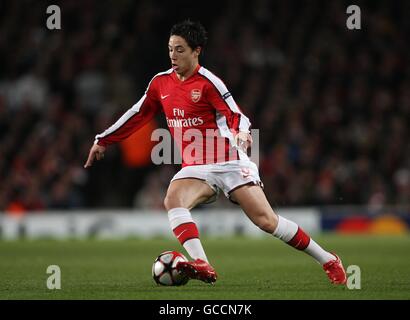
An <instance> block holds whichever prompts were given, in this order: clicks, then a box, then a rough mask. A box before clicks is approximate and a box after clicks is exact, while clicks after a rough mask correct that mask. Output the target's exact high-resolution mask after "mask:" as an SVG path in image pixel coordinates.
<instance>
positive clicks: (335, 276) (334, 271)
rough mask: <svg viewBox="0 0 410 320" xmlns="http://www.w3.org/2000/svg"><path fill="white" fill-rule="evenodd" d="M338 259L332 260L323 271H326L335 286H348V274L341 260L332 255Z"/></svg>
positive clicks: (325, 265) (324, 266)
mask: <svg viewBox="0 0 410 320" xmlns="http://www.w3.org/2000/svg"><path fill="white" fill-rule="evenodd" d="M332 254H333V255H334V256H335V257H336V259H335V260H330V261H329V262H326V263H325V264H324V265H323V270H325V272H326V274H327V276H328V277H329V279H330V281H331V282H332V283H333V284H346V272H345V269H344V268H343V264H342V261H341V260H340V258H339V257H338V256H337V255H336V254H334V253H332Z"/></svg>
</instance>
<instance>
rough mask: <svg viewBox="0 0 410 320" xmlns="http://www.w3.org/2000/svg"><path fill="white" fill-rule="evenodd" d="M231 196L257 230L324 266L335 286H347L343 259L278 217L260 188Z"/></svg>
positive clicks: (241, 190) (242, 189) (247, 188)
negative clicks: (305, 254)
mask: <svg viewBox="0 0 410 320" xmlns="http://www.w3.org/2000/svg"><path fill="white" fill-rule="evenodd" d="M230 195H231V198H232V200H234V201H236V202H238V203H239V205H240V206H241V207H242V209H243V210H244V211H245V213H246V215H247V216H248V217H249V219H250V220H251V221H252V222H253V223H254V224H255V225H256V226H258V227H259V228H260V229H262V230H263V231H265V232H268V233H270V234H272V235H273V236H275V237H277V238H279V239H281V240H282V241H284V242H286V243H287V244H289V245H290V246H292V247H294V248H296V249H298V250H302V251H304V252H306V253H307V254H309V255H310V256H312V257H313V258H314V259H316V261H317V262H319V263H320V264H321V265H322V266H323V268H324V270H325V271H326V273H327V274H328V276H329V278H330V280H331V281H332V282H333V283H339V284H344V283H345V282H346V273H345V271H344V269H343V266H342V264H341V261H340V259H339V258H338V257H337V256H336V255H334V254H332V253H330V252H328V251H326V250H324V249H323V248H322V247H321V246H319V245H318V244H317V243H316V242H315V241H314V240H313V239H312V238H310V236H309V235H308V234H307V233H306V232H304V231H303V229H302V228H300V227H299V226H298V225H297V224H296V223H294V222H293V221H290V220H288V219H286V218H284V217H282V216H279V215H277V214H276V213H275V212H274V211H273V209H272V207H271V206H270V204H269V202H268V200H267V199H266V196H265V194H264V192H263V190H262V188H261V187H260V186H257V185H245V186H242V187H240V188H238V189H236V190H234V191H233V192H232V193H231V194H230Z"/></svg>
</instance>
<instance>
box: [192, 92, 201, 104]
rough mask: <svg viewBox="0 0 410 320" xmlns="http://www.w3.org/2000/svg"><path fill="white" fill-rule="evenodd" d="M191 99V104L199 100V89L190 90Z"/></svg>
mask: <svg viewBox="0 0 410 320" xmlns="http://www.w3.org/2000/svg"><path fill="white" fill-rule="evenodd" d="M191 99H192V101H193V102H198V101H199V99H201V90H199V89H192V90H191Z"/></svg>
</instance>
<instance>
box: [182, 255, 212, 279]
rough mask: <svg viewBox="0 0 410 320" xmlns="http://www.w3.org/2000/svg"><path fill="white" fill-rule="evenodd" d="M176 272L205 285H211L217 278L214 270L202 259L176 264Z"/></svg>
mask: <svg viewBox="0 0 410 320" xmlns="http://www.w3.org/2000/svg"><path fill="white" fill-rule="evenodd" d="M177 270H178V271H179V272H181V273H182V274H184V275H186V276H187V277H188V278H190V279H197V280H201V281H203V282H206V283H213V282H215V281H216V278H217V274H216V272H215V269H214V268H212V266H211V265H210V264H209V263H207V262H206V261H204V260H202V259H196V260H195V261H181V262H179V263H178V264H177Z"/></svg>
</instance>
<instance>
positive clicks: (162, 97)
mask: <svg viewBox="0 0 410 320" xmlns="http://www.w3.org/2000/svg"><path fill="white" fill-rule="evenodd" d="M168 96H169V94H167V95H165V96H163V95H162V94H161V99H162V100H164V99H165V98H166V97H168Z"/></svg>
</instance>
